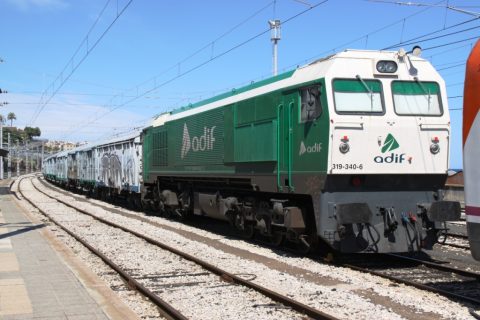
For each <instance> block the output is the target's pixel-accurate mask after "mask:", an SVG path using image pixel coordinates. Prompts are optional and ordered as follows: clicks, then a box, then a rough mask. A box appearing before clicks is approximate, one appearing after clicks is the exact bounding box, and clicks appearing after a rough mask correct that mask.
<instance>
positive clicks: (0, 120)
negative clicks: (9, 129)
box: [0, 114, 5, 123]
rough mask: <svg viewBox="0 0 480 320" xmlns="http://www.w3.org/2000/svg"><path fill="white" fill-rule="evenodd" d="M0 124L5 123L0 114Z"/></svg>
mask: <svg viewBox="0 0 480 320" xmlns="http://www.w3.org/2000/svg"><path fill="white" fill-rule="evenodd" d="M0 122H1V123H5V118H4V117H3V114H0Z"/></svg>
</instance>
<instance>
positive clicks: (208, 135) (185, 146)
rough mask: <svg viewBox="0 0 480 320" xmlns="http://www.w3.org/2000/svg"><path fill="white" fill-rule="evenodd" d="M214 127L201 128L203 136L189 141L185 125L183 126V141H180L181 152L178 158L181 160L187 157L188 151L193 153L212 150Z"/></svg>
mask: <svg viewBox="0 0 480 320" xmlns="http://www.w3.org/2000/svg"><path fill="white" fill-rule="evenodd" d="M215 128H216V126H213V127H211V128H207V127H203V135H201V136H199V137H197V136H195V137H193V138H191V139H190V132H189V131H188V127H187V124H186V123H185V124H184V125H183V139H182V150H181V153H180V157H181V158H182V159H183V158H185V157H186V156H187V154H188V152H189V151H190V149H192V151H193V152H198V151H205V150H212V149H213V143H214V142H215V137H214V136H213V133H214V131H215Z"/></svg>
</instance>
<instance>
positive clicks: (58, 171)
mask: <svg viewBox="0 0 480 320" xmlns="http://www.w3.org/2000/svg"><path fill="white" fill-rule="evenodd" d="M67 159H68V151H63V152H60V153H58V154H57V156H56V157H55V161H54V167H55V168H54V172H55V177H56V181H57V182H59V183H60V184H63V185H66V184H67V183H68V165H67Z"/></svg>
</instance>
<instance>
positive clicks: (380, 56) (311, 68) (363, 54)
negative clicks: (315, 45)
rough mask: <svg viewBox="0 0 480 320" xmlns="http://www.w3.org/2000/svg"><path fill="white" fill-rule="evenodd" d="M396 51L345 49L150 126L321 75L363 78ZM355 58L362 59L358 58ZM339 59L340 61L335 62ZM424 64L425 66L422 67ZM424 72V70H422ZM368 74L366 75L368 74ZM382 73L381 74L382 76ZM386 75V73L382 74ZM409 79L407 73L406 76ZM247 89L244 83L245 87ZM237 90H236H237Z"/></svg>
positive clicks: (428, 67)
mask: <svg viewBox="0 0 480 320" xmlns="http://www.w3.org/2000/svg"><path fill="white" fill-rule="evenodd" d="M398 57H399V52H398V51H373V50H345V51H343V52H339V53H337V54H334V55H331V56H328V57H325V58H322V59H319V60H316V61H314V62H312V63H310V64H307V65H305V66H302V67H299V68H297V69H296V70H295V71H294V72H293V73H292V74H291V75H290V76H289V77H285V78H283V79H280V80H278V81H272V82H271V83H267V84H265V85H263V86H259V87H255V88H252V89H251V90H245V91H244V92H241V93H238V94H234V95H231V96H229V97H226V98H223V99H218V100H215V99H211V100H213V101H212V102H207V103H205V104H202V103H201V102H200V103H199V106H197V107H192V108H190V109H187V110H185V111H173V112H171V113H164V114H161V115H159V116H157V117H156V118H155V119H154V120H153V122H152V126H154V127H157V126H161V125H163V124H164V123H165V122H168V121H173V120H177V119H181V118H184V117H188V116H191V115H195V114H198V113H201V112H205V111H208V110H212V109H215V108H219V107H222V106H225V105H229V104H232V103H236V102H238V101H241V100H245V99H249V98H252V97H255V96H258V95H262V94H265V93H269V92H272V91H275V90H279V89H283V88H287V87H290V86H294V85H298V84H301V83H305V82H309V81H314V80H317V79H320V78H323V77H328V76H330V77H332V76H333V75H334V77H339V78H341V77H355V76H356V75H357V74H360V75H362V77H364V76H363V75H364V74H365V75H366V76H365V78H369V77H373V72H374V70H373V69H374V68H375V66H374V64H375V62H376V61H378V60H394V61H398V59H399V58H398ZM408 58H409V60H410V61H413V63H414V65H415V68H417V69H418V70H419V75H420V76H422V75H425V74H428V75H429V76H430V79H431V76H432V72H433V74H434V75H435V76H436V77H438V78H439V81H441V80H440V77H439V76H438V74H437V73H436V71H435V70H434V69H433V67H432V66H431V64H430V63H429V62H428V61H426V60H425V59H422V58H420V57H416V56H411V55H409V56H408ZM343 59H348V60H357V61H356V65H355V70H352V68H351V65H350V66H349V65H348V64H347V63H343V61H342V62H341V61H339V60H343ZM359 60H364V61H363V62H362V61H359ZM338 62H340V63H338ZM425 67H426V68H425ZM400 68H401V66H400V65H399V68H398V69H399V70H398V78H399V79H403V78H405V77H406V76H409V73H408V72H407V70H400ZM425 71H426V72H425ZM369 75H370V76H369ZM384 76H385V75H384ZM386 76H388V75H386ZM410 79H411V76H410ZM246 88H248V86H247V87H246ZM239 91H240V90H239Z"/></svg>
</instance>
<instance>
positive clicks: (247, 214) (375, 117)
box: [44, 50, 460, 253]
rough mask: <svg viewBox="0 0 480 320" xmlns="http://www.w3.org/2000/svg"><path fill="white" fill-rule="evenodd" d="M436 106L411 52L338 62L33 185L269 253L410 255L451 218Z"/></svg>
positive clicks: (430, 78)
mask: <svg viewBox="0 0 480 320" xmlns="http://www.w3.org/2000/svg"><path fill="white" fill-rule="evenodd" d="M446 97H447V94H446V90H445V83H444V81H443V79H442V78H441V77H440V75H439V74H438V73H437V72H436V71H435V69H434V68H433V67H432V65H431V64H430V63H429V62H428V61H426V60H424V59H422V58H420V57H419V56H418V55H417V54H408V53H406V52H405V51H403V50H400V51H398V52H393V51H356V50H347V51H344V52H341V53H338V54H335V55H332V56H329V57H327V58H324V59H321V60H318V61H315V62H313V63H311V64H309V65H306V66H304V67H300V68H297V69H296V70H293V71H290V72H286V73H284V74H281V75H278V76H275V77H272V78H269V79H266V80H263V81H260V82H257V83H253V84H251V85H249V86H246V87H243V88H240V89H235V90H232V91H231V92H228V93H225V94H222V95H219V96H216V97H213V98H211V99H208V100H205V101H202V102H199V103H196V104H193V105H189V106H186V107H183V108H181V109H179V110H175V111H172V112H168V113H164V114H161V115H159V116H158V117H156V118H155V119H154V121H153V123H152V125H151V126H149V127H147V128H145V129H144V130H143V132H142V133H141V135H140V137H139V136H138V134H133V135H131V136H128V137H123V138H116V139H113V140H112V141H108V142H105V143H97V144H91V145H89V146H86V147H81V148H78V149H76V150H72V151H69V152H64V153H63V154H62V153H60V154H58V155H54V156H51V157H49V158H47V159H46V161H45V164H44V175H45V177H46V178H47V179H49V180H52V181H56V182H57V183H60V184H63V185H67V186H68V187H70V188H76V189H83V190H85V191H88V192H90V193H91V194H93V195H97V196H99V197H100V198H103V199H111V198H112V197H117V196H121V197H125V198H126V199H127V200H129V203H130V204H131V205H135V206H140V205H142V206H143V207H147V208H149V209H150V210H157V211H159V212H161V213H162V214H164V215H174V216H179V217H186V216H188V215H201V216H209V217H212V218H215V219H221V220H225V221H228V222H229V223H230V224H231V225H233V226H234V227H235V228H237V229H238V230H239V231H240V232H241V233H242V234H243V235H244V236H246V237H252V236H253V235H254V234H260V235H262V236H264V237H266V238H268V239H269V240H270V241H271V242H272V243H274V244H280V243H282V242H283V241H288V242H292V243H295V244H297V245H298V246H300V247H301V248H302V249H305V250H309V249H311V248H313V247H315V245H317V244H326V245H328V246H329V247H331V248H333V249H335V250H336V251H338V252H378V253H382V252H407V251H416V250H419V249H421V248H429V247H431V246H432V245H433V244H434V243H435V242H436V240H437V237H438V235H439V234H440V233H441V232H442V225H443V224H442V223H444V222H445V221H451V220H457V219H459V217H460V204H459V203H458V202H449V201H444V200H443V193H442V189H443V187H444V184H445V180H446V177H447V169H448V163H449V140H450V118H449V114H448V105H447V98H446ZM82 159H83V160H82ZM83 171H85V172H83ZM67 177H68V179H67Z"/></svg>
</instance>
